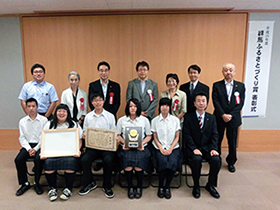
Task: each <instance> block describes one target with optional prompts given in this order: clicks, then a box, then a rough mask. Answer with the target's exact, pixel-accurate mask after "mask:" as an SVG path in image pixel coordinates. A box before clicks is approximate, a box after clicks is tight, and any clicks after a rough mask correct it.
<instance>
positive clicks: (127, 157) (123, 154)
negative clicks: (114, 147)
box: [118, 145, 151, 173]
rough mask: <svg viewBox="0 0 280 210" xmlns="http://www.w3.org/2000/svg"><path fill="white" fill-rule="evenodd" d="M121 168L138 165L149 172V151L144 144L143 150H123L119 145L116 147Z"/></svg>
mask: <svg viewBox="0 0 280 210" xmlns="http://www.w3.org/2000/svg"><path fill="white" fill-rule="evenodd" d="M118 156H119V159H120V164H121V169H122V170H123V169H125V168H126V167H138V168H141V169H142V170H144V171H146V172H147V173H150V172H151V152H150V150H149V149H148V147H147V146H146V147H145V148H144V150H143V151H140V150H137V149H129V150H123V149H122V146H121V145H120V146H119V148H118Z"/></svg>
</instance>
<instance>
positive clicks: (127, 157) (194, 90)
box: [15, 61, 245, 201]
mask: <svg viewBox="0 0 280 210" xmlns="http://www.w3.org/2000/svg"><path fill="white" fill-rule="evenodd" d="M97 70H98V73H99V77H100V79H98V80H96V81H94V82H92V83H90V84H89V90H88V96H87V94H86V92H85V91H83V90H81V89H80V88H79V82H80V75H79V74H78V73H77V72H70V73H69V75H68V81H69V84H70V88H68V89H66V90H64V91H63V92H62V95H61V104H59V105H58V106H57V107H56V102H57V101H58V97H57V94H56V91H55V88H54V86H53V85H52V84H50V83H48V82H46V81H44V77H45V68H44V66H42V65H41V64H34V65H33V66H32V67H31V74H32V75H33V78H34V80H33V81H30V82H27V83H25V84H24V85H23V87H22V90H21V92H20V95H19V99H20V100H21V106H22V108H23V110H24V112H25V113H26V116H25V117H23V118H22V119H21V120H20V121H19V130H20V137H19V141H20V144H21V146H22V149H21V150H20V152H19V154H18V155H17V157H16V158H15V164H16V168H17V174H18V181H19V184H20V185H21V187H20V188H19V189H18V190H17V192H16V195H17V196H19V195H22V194H23V193H24V192H26V191H27V190H28V189H29V188H30V187H31V184H30V183H29V182H28V179H27V175H26V174H27V173H26V172H27V166H26V161H27V159H28V158H30V157H34V163H35V179H34V185H33V186H34V189H35V191H36V193H37V194H42V193H43V189H42V187H41V185H40V183H39V180H40V176H41V173H42V169H43V168H44V170H45V174H46V179H47V181H48V184H49V187H50V190H49V192H48V196H49V199H50V201H54V200H56V199H57V197H58V193H57V186H56V171H57V170H63V171H64V172H65V176H64V177H65V185H66V187H65V188H64V189H63V191H62V194H61V195H60V199H62V200H67V199H68V198H69V197H70V196H71V195H72V187H73V183H74V180H75V172H76V171H77V170H78V168H79V165H80V166H81V168H82V171H83V177H82V188H81V189H80V191H79V194H80V195H81V196H83V195H86V194H88V193H89V192H90V191H92V190H94V189H95V188H96V187H97V185H96V182H95V181H94V179H93V174H92V163H93V161H94V160H96V159H97V158H101V159H102V162H103V191H104V192H105V196H106V197H107V198H113V197H114V192H113V190H112V186H111V176H112V171H113V170H114V164H115V163H114V160H116V159H118V160H119V162H120V164H119V165H120V167H119V168H120V170H124V174H125V178H126V181H127V188H128V191H127V196H128V198H130V199H133V198H136V199H139V198H141V196H142V188H143V186H142V185H143V176H144V171H146V172H148V173H151V172H152V170H153V168H155V169H156V171H157V173H158V178H159V186H158V193H157V195H158V197H159V198H164V197H165V198H166V199H170V198H171V191H170V183H171V181H172V179H173V176H174V174H175V172H176V171H181V170H182V162H183V160H184V159H185V160H186V161H187V162H188V164H189V165H190V167H191V170H192V177H193V181H194V187H193V191H192V194H193V196H194V197H195V198H199V197H200V185H199V178H200V173H201V172H200V171H201V167H202V160H203V159H205V160H207V161H208V162H209V165H210V171H209V178H208V183H207V185H206V188H205V189H206V190H207V191H208V192H209V193H210V194H211V196H213V197H215V198H219V197H220V195H219V193H218V191H217V190H216V188H215V187H217V179H218V173H219V170H220V168H221V157H220V155H221V142H222V140H223V137H224V131H225V130H226V137H227V139H228V146H229V153H228V156H227V158H226V161H227V163H228V170H229V171H230V172H235V166H234V164H235V162H236V160H237V157H236V141H237V134H238V127H239V126H240V125H241V115H240V111H241V109H242V107H243V104H244V98H245V86H244V84H243V83H241V82H237V81H235V80H234V79H233V77H234V75H235V66H234V64H232V63H226V64H224V65H223V67H222V74H223V76H224V78H223V79H222V80H221V81H218V82H215V83H214V84H213V91H212V100H213V104H214V108H215V110H214V115H212V114H210V113H208V112H206V111H205V110H206V108H207V105H208V101H209V87H208V86H207V85H205V84H203V83H201V82H200V81H199V80H198V78H199V75H200V73H201V69H200V67H199V66H197V65H191V66H190V67H189V68H188V70H187V73H188V75H189V78H190V81H189V82H188V83H185V84H182V85H181V86H180V88H178V84H179V78H178V75H177V74H176V73H170V74H167V76H166V85H167V87H168V90H166V91H164V92H162V93H161V94H160V99H158V86H157V83H156V82H154V81H153V80H151V79H150V78H148V73H149V64H148V63H147V62H145V61H141V62H138V63H137V65H136V72H137V74H138V78H136V79H134V80H132V81H129V82H128V87H127V91H126V101H127V104H126V107H125V116H123V117H121V118H119V119H118V120H117V119H116V113H117V111H118V109H119V106H120V85H119V84H118V83H116V82H114V81H111V80H110V79H109V75H110V65H109V63H107V62H105V61H102V62H100V63H99V64H98V66H97ZM88 105H89V107H90V109H91V111H90V112H87V107H88ZM158 105H159V106H158ZM157 106H158V107H159V110H158V111H159V115H158V116H156V117H155V110H156V107H157ZM55 107H56V108H55ZM54 109H55V111H54ZM53 111H54V114H53V115H52V113H53ZM48 120H49V121H48ZM73 127H77V128H78V129H79V134H80V136H79V139H80V140H79V141H80V144H79V146H80V149H81V148H82V145H83V142H82V141H83V139H85V138H86V134H85V128H86V127H93V128H105V129H112V130H116V131H117V137H116V141H117V142H119V143H120V145H119V148H118V150H117V152H112V151H105V150H97V149H92V148H86V149H85V152H84V154H82V155H81V153H80V154H78V155H75V156H74V157H52V158H49V157H48V158H46V157H43V156H41V155H40V135H41V130H43V129H44V130H46V129H61V128H73ZM127 127H140V128H141V132H142V133H141V137H142V145H140V147H139V148H128V147H126V146H125V141H126V140H125V139H126V137H125V129H126V128H127ZM180 142H181V143H180ZM180 145H181V146H180ZM134 175H135V176H136V180H137V185H136V186H133V182H132V180H133V176H134Z"/></svg>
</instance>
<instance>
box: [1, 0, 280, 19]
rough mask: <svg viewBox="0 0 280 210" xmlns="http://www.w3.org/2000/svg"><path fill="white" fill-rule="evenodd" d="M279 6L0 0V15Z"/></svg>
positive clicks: (275, 5) (266, 0)
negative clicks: (39, 12) (44, 12)
mask: <svg viewBox="0 0 280 210" xmlns="http://www.w3.org/2000/svg"><path fill="white" fill-rule="evenodd" d="M220 8H233V9H234V10H280V1H279V0H0V15H5V14H24V13H34V11H35V12H36V11H47V12H55V11H60V12H61V11H77V10H78V11H81V10H86V11H88V10H129V9H220Z"/></svg>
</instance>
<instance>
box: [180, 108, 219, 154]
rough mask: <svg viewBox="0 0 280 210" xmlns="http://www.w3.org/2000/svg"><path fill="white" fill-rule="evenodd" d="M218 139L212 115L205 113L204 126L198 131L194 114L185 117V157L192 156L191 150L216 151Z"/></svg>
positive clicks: (214, 119) (197, 123)
mask: <svg viewBox="0 0 280 210" xmlns="http://www.w3.org/2000/svg"><path fill="white" fill-rule="evenodd" d="M218 138H219V134H218V131H217V124H216V118H215V116H214V115H212V114H210V113H208V112H205V118H204V125H203V128H202V130H200V127H199V122H198V119H197V116H196V112H192V113H188V114H186V115H185V120H184V124H183V151H184V155H185V156H186V157H190V156H191V155H192V154H193V150H195V149H199V150H200V151H201V152H202V151H204V152H206V153H210V151H211V150H216V151H217V150H218Z"/></svg>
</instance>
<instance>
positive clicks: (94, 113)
mask: <svg viewBox="0 0 280 210" xmlns="http://www.w3.org/2000/svg"><path fill="white" fill-rule="evenodd" d="M93 116H95V117H100V116H105V115H104V108H103V110H102V112H101V114H100V115H98V114H96V112H95V109H94V110H93Z"/></svg>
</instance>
